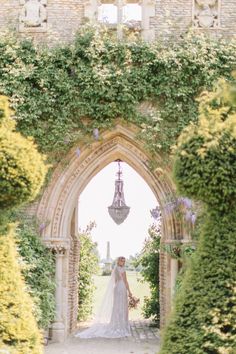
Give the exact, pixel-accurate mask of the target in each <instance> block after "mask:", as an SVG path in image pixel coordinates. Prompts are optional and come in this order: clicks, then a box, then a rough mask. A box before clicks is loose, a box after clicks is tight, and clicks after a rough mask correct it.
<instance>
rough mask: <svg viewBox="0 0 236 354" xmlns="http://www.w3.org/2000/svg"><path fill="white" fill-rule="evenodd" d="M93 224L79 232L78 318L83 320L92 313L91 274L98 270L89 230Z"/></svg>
mask: <svg viewBox="0 0 236 354" xmlns="http://www.w3.org/2000/svg"><path fill="white" fill-rule="evenodd" d="M93 227H94V224H91V225H89V226H88V228H87V230H86V231H84V232H83V233H80V235H79V237H80V265H79V275H78V282H79V296H78V299H79V312H78V320H79V321H85V320H86V319H88V317H89V316H90V315H91V313H92V305H93V295H94V290H95V285H94V281H93V275H94V274H96V273H97V272H98V256H97V252H96V243H94V242H93V241H92V238H91V234H90V233H91V230H92V228H93Z"/></svg>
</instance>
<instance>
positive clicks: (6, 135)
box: [0, 96, 47, 209]
mask: <svg viewBox="0 0 236 354" xmlns="http://www.w3.org/2000/svg"><path fill="white" fill-rule="evenodd" d="M6 100H7V99H6V98H4V97H2V96H0V110H1V112H2V119H1V121H0V123H1V122H2V124H1V127H0V176H1V177H0V178H1V180H0V209H6V208H12V207H15V206H18V205H20V204H22V203H23V202H25V201H30V200H33V199H34V198H35V196H36V195H37V194H38V192H39V190H40V188H41V186H42V183H43V181H44V177H45V174H46V171H47V169H46V167H45V165H44V163H43V161H44V157H43V156H42V155H40V154H39V153H38V152H37V150H36V146H35V145H34V143H33V141H32V139H30V138H25V137H23V136H22V135H21V134H20V133H17V132H15V131H14V128H15V124H14V121H13V120H10V118H7V117H6V116H4V115H3V108H5V109H6V104H7V103H6ZM6 112H7V111H6ZM9 128H12V129H9Z"/></svg>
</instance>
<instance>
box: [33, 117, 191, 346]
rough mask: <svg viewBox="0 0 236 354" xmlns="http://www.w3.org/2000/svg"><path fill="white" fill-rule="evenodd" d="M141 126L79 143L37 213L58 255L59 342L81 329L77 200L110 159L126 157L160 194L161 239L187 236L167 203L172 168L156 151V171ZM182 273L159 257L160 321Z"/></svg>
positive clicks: (56, 334) (122, 128)
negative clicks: (78, 321) (140, 137)
mask: <svg viewBox="0 0 236 354" xmlns="http://www.w3.org/2000/svg"><path fill="white" fill-rule="evenodd" d="M136 132H137V128H136V127H135V126H133V125H125V126H123V125H121V124H119V123H117V124H116V126H115V127H114V128H113V129H112V130H111V131H106V132H104V133H103V134H102V137H101V139H100V140H99V141H95V142H93V143H92V144H91V145H90V146H86V145H84V146H82V147H81V146H80V155H79V156H78V154H76V148H73V149H72V150H71V151H70V153H69V154H68V156H67V157H66V159H65V161H62V162H61V163H60V164H59V166H58V167H57V168H56V170H55V172H54V174H53V176H52V179H51V182H50V184H49V186H48V187H47V188H46V190H45V191H44V193H43V195H42V198H41V200H40V202H39V204H38V207H37V211H36V215H37V218H38V219H39V220H40V221H41V222H45V223H46V224H47V225H48V226H47V227H46V228H45V229H44V230H43V234H42V237H43V241H44V242H45V243H46V244H47V246H48V247H50V248H51V249H52V251H53V252H54V253H55V254H56V282H57V289H56V318H55V322H54V323H53V326H52V336H53V339H54V340H55V341H63V340H64V339H65V338H66V336H67V335H68V334H69V333H71V332H73V330H74V329H75V328H76V317H77V272H78V264H79V258H78V257H79V241H78V239H77V237H76V233H77V230H78V228H77V224H78V220H77V215H78V212H77V205H78V203H77V201H78V197H79V195H80V193H81V192H82V191H83V189H84V188H85V187H86V185H87V184H88V183H89V181H90V180H91V179H92V178H93V177H94V176H95V175H96V174H97V173H98V172H99V171H100V170H102V169H103V168H104V167H105V166H106V165H107V164H109V163H110V162H112V161H114V160H116V159H121V160H123V161H125V162H126V163H128V164H129V165H130V166H131V167H132V168H133V169H134V170H136V172H138V173H139V174H140V175H141V176H142V177H143V179H144V180H145V181H146V183H147V184H148V185H149V187H150V188H151V190H152V191H153V193H154V195H155V196H156V198H157V200H158V202H159V204H160V208H161V210H162V243H171V242H175V241H176V240H183V239H188V238H189V236H188V234H187V233H186V231H185V230H184V227H183V225H182V223H181V222H180V220H178V219H177V216H176V215H175V212H174V211H173V212H172V214H170V213H167V212H166V209H165V208H164V206H165V203H166V200H167V198H168V197H169V196H170V195H174V194H175V188H174V184H173V181H172V179H171V177H170V171H169V170H167V168H165V169H164V167H163V161H162V157H161V155H159V156H158V155H157V156H156V162H157V164H158V166H159V168H158V169H157V170H156V171H151V170H150V168H149V161H150V156H149V154H148V153H147V152H146V151H145V149H144V147H143V145H142V143H141V142H140V141H138V140H137V137H136ZM176 274H177V264H176V260H174V259H171V257H170V256H169V255H167V254H166V253H164V252H163V253H161V257H160V292H161V293H160V302H161V303H160V306H161V326H163V325H164V323H165V321H166V318H167V315H168V313H169V311H170V307H171V293H172V288H173V284H174V281H175V277H176Z"/></svg>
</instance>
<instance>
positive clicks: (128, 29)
mask: <svg viewBox="0 0 236 354" xmlns="http://www.w3.org/2000/svg"><path fill="white" fill-rule="evenodd" d="M154 16H155V0H88V1H87V2H86V3H85V6H84V17H85V18H86V19H88V20H89V21H90V22H92V23H96V22H99V23H102V24H104V25H105V26H107V27H108V29H109V30H110V31H111V32H113V33H114V32H115V33H116V36H117V37H118V38H119V39H122V38H123V37H125V36H128V35H129V34H135V35H139V36H141V37H142V38H143V39H144V40H147V41H152V40H154V38H155V29H154V28H151V26H150V18H151V17H154Z"/></svg>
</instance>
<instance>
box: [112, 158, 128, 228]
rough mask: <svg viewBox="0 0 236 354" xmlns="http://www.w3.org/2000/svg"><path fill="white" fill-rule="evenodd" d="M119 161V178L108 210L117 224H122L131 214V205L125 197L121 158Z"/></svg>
mask: <svg viewBox="0 0 236 354" xmlns="http://www.w3.org/2000/svg"><path fill="white" fill-rule="evenodd" d="M117 162H118V172H117V176H118V178H117V179H116V180H115V193H114V198H113V202H112V205H111V206H109V207H108V212H109V215H110V216H111V218H112V219H113V220H114V221H115V223H116V224H117V225H120V224H122V222H124V221H125V219H126V218H127V216H128V214H129V210H130V207H128V206H127V205H126V204H125V197H124V190H123V187H124V182H123V180H122V179H121V176H122V171H121V165H120V163H121V160H117Z"/></svg>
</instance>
